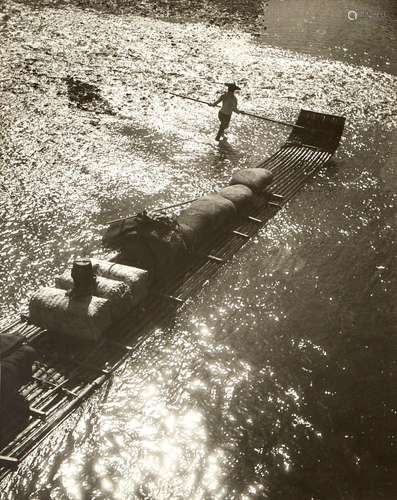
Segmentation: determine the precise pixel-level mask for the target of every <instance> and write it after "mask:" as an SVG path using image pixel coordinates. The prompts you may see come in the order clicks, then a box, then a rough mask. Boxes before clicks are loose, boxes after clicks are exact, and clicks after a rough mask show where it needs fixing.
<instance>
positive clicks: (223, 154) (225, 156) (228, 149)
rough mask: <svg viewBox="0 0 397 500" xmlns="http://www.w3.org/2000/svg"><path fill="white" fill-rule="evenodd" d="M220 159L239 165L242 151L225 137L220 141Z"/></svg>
mask: <svg viewBox="0 0 397 500" xmlns="http://www.w3.org/2000/svg"><path fill="white" fill-rule="evenodd" d="M218 151H219V160H221V161H224V160H228V161H229V162H230V163H232V164H234V165H237V163H238V162H239V159H240V156H241V155H240V153H239V152H238V151H237V149H235V148H233V146H232V145H231V144H230V143H229V142H228V141H227V138H225V137H224V138H223V139H221V140H220V141H219V142H218Z"/></svg>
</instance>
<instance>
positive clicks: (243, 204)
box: [219, 184, 264, 215]
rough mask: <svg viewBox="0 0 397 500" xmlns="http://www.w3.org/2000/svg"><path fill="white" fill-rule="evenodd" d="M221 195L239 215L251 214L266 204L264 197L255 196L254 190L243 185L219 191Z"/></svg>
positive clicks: (235, 185)
mask: <svg viewBox="0 0 397 500" xmlns="http://www.w3.org/2000/svg"><path fill="white" fill-rule="evenodd" d="M219 195H220V196H223V198H226V199H227V200H229V201H231V202H232V203H233V205H234V206H235V207H236V210H237V213H238V214H239V215H246V214H249V213H250V212H251V211H252V210H254V209H255V208H257V207H258V206H260V205H263V203H264V199H263V197H261V196H259V195H257V194H255V193H254V192H253V191H252V189H250V188H249V187H248V186H244V185H243V184H234V185H232V186H227V187H225V188H223V189H221V190H220V191H219Z"/></svg>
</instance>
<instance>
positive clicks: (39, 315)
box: [29, 287, 112, 341]
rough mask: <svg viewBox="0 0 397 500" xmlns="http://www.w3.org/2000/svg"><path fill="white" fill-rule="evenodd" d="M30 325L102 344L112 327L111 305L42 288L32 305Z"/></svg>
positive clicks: (98, 298) (31, 300)
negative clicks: (106, 333)
mask: <svg viewBox="0 0 397 500" xmlns="http://www.w3.org/2000/svg"><path fill="white" fill-rule="evenodd" d="M29 319H30V321H31V322H32V323H33V324H35V325H38V326H40V327H41V328H45V329H47V330H49V331H51V332H54V333H57V334H59V335H63V336H70V337H77V338H80V339H85V340H91V341H92V340H99V339H100V338H101V336H102V334H103V333H104V332H105V331H106V330H107V329H108V328H109V327H110V325H111V323H112V313H111V307H110V303H109V301H108V300H106V299H102V298H100V297H95V296H91V297H90V296H85V297H73V296H69V295H68V292H65V291H64V290H59V289H58V288H50V287H43V288H41V289H40V290H38V291H37V292H36V293H35V294H34V295H33V296H32V298H31V299H30V302H29Z"/></svg>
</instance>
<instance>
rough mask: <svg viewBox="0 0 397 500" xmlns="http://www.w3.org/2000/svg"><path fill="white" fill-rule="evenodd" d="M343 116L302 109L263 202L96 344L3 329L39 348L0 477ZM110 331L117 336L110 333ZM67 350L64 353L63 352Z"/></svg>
mask: <svg viewBox="0 0 397 500" xmlns="http://www.w3.org/2000/svg"><path fill="white" fill-rule="evenodd" d="M344 123H345V119H344V118H343V117H338V116H333V115H324V114H319V113H314V112H311V111H305V110H302V111H301V113H300V115H299V117H298V120H297V123H296V124H297V125H299V128H295V129H293V131H292V132H291V134H290V136H289V138H288V141H287V142H286V143H285V144H284V145H283V146H282V147H281V148H280V149H279V150H278V151H277V152H276V153H275V154H274V155H273V156H271V157H270V158H268V159H266V160H265V161H263V162H261V163H260V164H259V165H257V167H263V168H266V169H268V170H270V171H271V172H272V173H273V175H274V181H273V183H272V184H271V186H270V190H269V191H270V201H269V196H267V198H265V197H264V198H263V205H262V206H261V207H259V208H258V209H256V210H255V211H254V212H253V213H251V214H250V215H248V216H246V217H245V218H244V219H241V220H240V222H239V224H238V225H237V226H236V227H234V228H233V229H232V230H228V231H227V232H225V233H224V234H218V235H216V236H215V237H214V238H213V240H212V241H210V242H208V246H207V248H205V249H200V252H199V253H196V254H194V255H193V259H192V261H191V265H190V268H189V270H188V272H187V273H185V274H184V275H181V276H176V277H175V279H173V280H172V282H169V283H168V284H167V286H166V287H164V288H163V289H161V290H156V292H154V291H152V292H151V294H150V295H149V297H148V298H147V299H146V300H145V301H144V303H142V304H141V306H138V307H137V308H134V309H133V310H132V311H131V313H130V314H129V315H127V316H126V317H125V318H123V320H122V321H120V322H119V323H117V324H113V325H112V328H111V332H109V334H108V335H105V337H104V338H103V339H102V340H101V341H100V342H99V343H98V344H96V345H95V347H94V348H93V346H92V344H87V345H84V344H83V345H82V344H81V342H77V341H71V340H70V339H68V340H67V342H66V341H65V340H63V341H62V340H59V339H56V337H55V336H50V335H47V332H46V330H43V329H40V328H39V327H37V326H34V325H31V324H29V323H28V322H26V321H23V320H20V321H16V322H14V323H12V324H10V325H8V326H7V327H6V328H5V329H3V331H2V332H0V333H11V334H20V335H23V336H24V338H25V339H26V341H27V342H28V343H29V344H30V345H32V346H33V347H34V348H35V350H36V351H37V352H38V353H39V357H40V361H38V362H36V363H35V365H34V369H33V378H32V381H31V382H30V383H29V384H27V385H25V386H24V387H22V388H21V391H20V392H21V394H22V396H23V397H24V398H25V399H26V400H27V402H28V404H29V417H28V421H27V422H26V420H25V421H24V423H23V424H22V425H21V422H20V417H19V416H18V415H16V414H10V415H7V422H8V424H7V426H6V428H3V429H1V435H0V438H1V441H2V442H3V443H6V444H5V445H4V447H3V449H2V450H1V451H0V481H1V480H2V479H4V477H5V476H6V475H7V474H8V473H9V472H10V471H12V470H15V469H16V468H17V467H18V464H19V463H20V461H21V460H23V459H24V458H25V457H26V456H27V455H28V454H29V453H30V452H32V451H33V450H34V449H35V448H36V447H37V446H38V445H39V444H40V443H41V442H42V440H43V439H44V438H45V437H46V436H48V434H49V433H50V432H52V431H53V430H54V429H55V428H56V427H57V426H58V425H59V424H60V423H61V422H62V421H64V420H65V419H66V418H67V417H68V416H69V415H70V414H71V413H72V412H73V411H74V410H75V409H76V408H78V407H79V405H80V404H81V403H82V402H83V401H84V400H86V399H87V398H88V397H89V396H90V395H91V394H92V393H93V392H94V391H96V390H97V389H98V388H100V387H101V386H102V385H103V384H104V383H105V382H106V381H107V380H109V378H110V377H111V376H112V374H113V373H114V372H115V370H117V368H118V367H120V366H121V365H122V364H123V363H124V361H125V360H126V359H127V358H128V356H129V353H130V352H131V351H133V350H135V349H136V348H137V347H138V346H139V345H140V344H141V343H142V342H144V340H145V339H146V338H147V337H148V336H149V335H150V334H151V333H152V332H153V331H154V330H155V329H157V328H159V327H161V326H164V325H166V324H167V322H169V321H170V320H171V319H172V318H173V317H174V315H175V312H176V311H177V310H178V309H179V308H180V307H182V306H183V304H184V303H185V302H186V301H187V300H188V299H189V298H191V297H193V296H194V295H195V294H197V293H198V292H199V291H200V289H201V288H202V286H203V285H204V284H205V283H206V282H207V281H209V280H210V279H211V278H212V277H213V275H214V273H216V272H217V270H218V269H219V268H220V267H221V266H222V265H224V264H225V263H226V262H227V261H228V260H229V259H230V258H232V257H233V256H234V255H235V254H236V253H237V252H238V251H239V250H240V249H241V247H243V246H244V245H245V244H246V243H247V242H248V241H249V240H250V239H251V238H252V237H253V236H255V235H256V234H257V232H258V231H259V229H261V228H262V227H263V226H264V225H265V224H266V223H267V222H268V221H269V220H270V219H271V218H272V217H273V216H275V215H276V214H277V213H278V211H279V210H281V209H282V208H283V207H284V206H285V205H286V204H288V203H289V202H290V201H291V199H292V198H294V196H295V195H296V194H297V193H298V192H299V191H300V190H301V189H302V188H303V187H304V186H305V184H306V183H307V182H308V181H309V180H310V179H311V178H312V177H313V176H314V175H315V174H316V172H318V170H319V169H320V168H321V167H323V166H324V165H325V164H326V163H327V162H328V161H329V160H330V158H331V157H332V155H333V153H334V152H335V151H336V149H337V147H338V145H339V142H340V138H341V136H342V133H343V128H344ZM110 334H111V335H110ZM60 353H61V354H60Z"/></svg>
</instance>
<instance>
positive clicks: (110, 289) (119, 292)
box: [55, 269, 139, 321]
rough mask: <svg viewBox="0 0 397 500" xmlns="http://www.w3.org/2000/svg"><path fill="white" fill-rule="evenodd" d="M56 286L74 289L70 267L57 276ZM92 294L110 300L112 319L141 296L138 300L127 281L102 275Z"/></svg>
mask: <svg viewBox="0 0 397 500" xmlns="http://www.w3.org/2000/svg"><path fill="white" fill-rule="evenodd" d="M55 286H56V287H57V288H60V289H62V290H68V291H71V290H73V286H74V281H73V278H72V273H71V271H70V270H69V269H68V270H66V271H65V272H64V273H63V274H62V275H61V276H56V277H55ZM92 295H95V296H96V297H101V298H103V299H108V300H109V302H110V307H111V311H112V319H113V320H115V321H116V320H117V319H119V318H121V317H123V316H124V315H125V314H127V312H128V311H129V309H130V308H131V306H133V305H135V304H136V303H137V302H138V301H139V298H138V301H137V296H136V295H133V294H131V293H130V289H129V287H128V285H127V284H126V283H124V282H122V281H116V280H111V279H108V278H102V277H100V276H97V277H96V278H95V284H94V286H93V289H92Z"/></svg>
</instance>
